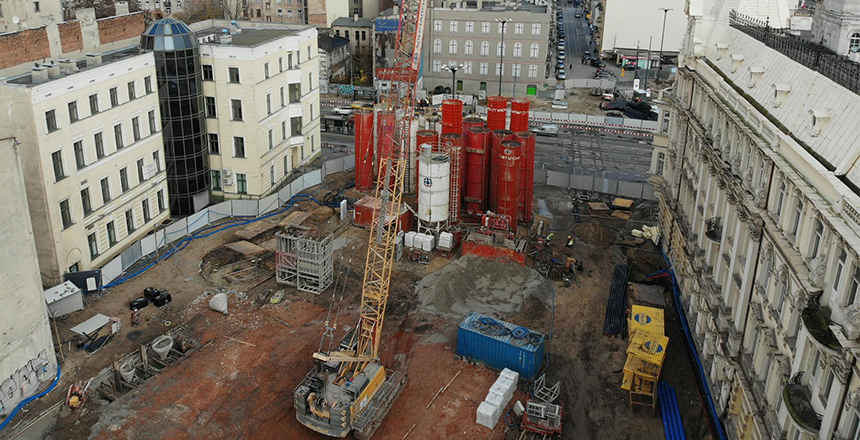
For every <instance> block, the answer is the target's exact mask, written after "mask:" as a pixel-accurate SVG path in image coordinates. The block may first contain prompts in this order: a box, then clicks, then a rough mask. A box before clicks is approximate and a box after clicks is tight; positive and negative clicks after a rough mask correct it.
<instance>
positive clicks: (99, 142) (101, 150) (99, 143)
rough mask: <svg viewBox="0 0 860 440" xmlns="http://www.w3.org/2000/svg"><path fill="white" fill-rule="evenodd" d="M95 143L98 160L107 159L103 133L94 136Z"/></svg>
mask: <svg viewBox="0 0 860 440" xmlns="http://www.w3.org/2000/svg"><path fill="white" fill-rule="evenodd" d="M93 141H94V142H95V144H96V159H101V158H103V157H105V143H104V139H103V138H102V132H98V133H96V134H94V135H93Z"/></svg>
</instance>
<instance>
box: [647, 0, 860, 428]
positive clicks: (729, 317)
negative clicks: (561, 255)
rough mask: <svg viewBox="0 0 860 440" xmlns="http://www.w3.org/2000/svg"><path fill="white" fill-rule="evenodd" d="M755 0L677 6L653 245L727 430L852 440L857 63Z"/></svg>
mask: <svg viewBox="0 0 860 440" xmlns="http://www.w3.org/2000/svg"><path fill="white" fill-rule="evenodd" d="M766 3H767V4H761V3H759V4H756V5H752V4H750V3H748V2H740V4H739V3H738V2H719V1H709V0H691V1H690V2H688V5H687V6H688V9H687V11H688V20H689V21H688V27H687V29H688V32H687V34H686V36H685V38H684V43H683V46H682V49H681V56H680V59H679V68H678V77H677V79H676V82H675V85H674V87H673V90H672V92H671V93H667V94H665V95H664V96H663V97H662V103H661V104H660V105H661V106H662V107H663V117H665V118H668V120H669V123H668V124H667V125H666V126H665V131H666V141H665V143H663V142H655V152H654V154H655V155H654V161H653V166H652V173H653V175H654V177H653V178H652V181H653V184H654V186H655V192H656V194H657V196H658V198H659V203H660V222H661V224H662V229H663V232H664V238H663V240H662V248H663V250H664V251H665V252H666V254H667V255H668V257H669V260H670V261H671V263H672V265H673V267H674V272H675V275H676V277H677V279H678V283H679V286H680V292H681V298H682V304H681V305H679V307H682V308H683V311H684V313H685V315H686V317H687V321H688V324H689V326H690V329H691V333H692V335H693V338H694V343H695V346H696V349H697V351H698V354H699V357H700V358H701V361H702V366H703V370H704V374H705V376H706V377H705V379H706V380H707V383H708V386H709V391H710V394H711V396H712V397H713V404H714V407H715V408H716V411H717V413H718V418H719V420H718V423H720V424H721V425H722V427H723V428H724V429H725V431H726V433H727V435H728V438H732V439H735V438H737V439H754V440H757V439H776V438H780V439H789V440H808V439H857V438H858V436H860V365H858V359H860V340H858V337H860V295H858V293H860V190H858V187H860V168H858V164H857V158H858V157H860V144H858V143H857V138H858V136H860V124H858V123H857V109H858V108H860V65H858V64H857V63H853V62H851V61H847V60H846V59H845V58H843V57H841V56H840V55H839V53H842V52H841V51H840V52H839V53H834V52H830V51H829V50H827V48H826V47H824V46H816V45H815V44H812V43H810V42H808V41H804V40H801V39H799V38H797V37H794V36H791V35H790V33H789V32H787V31H782V30H780V29H779V28H776V27H774V26H771V25H769V24H768V21H767V20H768V16H770V17H771V18H773V17H774V16H776V12H775V11H781V10H784V9H786V10H787V6H788V5H787V4H785V3H784V2H779V1H775V0H774V1H770V2H766ZM839 3H840V2H837V4H839ZM853 3H854V4H855V6H856V2H853ZM818 5H821V3H820V2H819V3H818ZM745 6H746V7H747V8H750V9H747V10H744V9H743V8H744V7H745ZM831 6H832V5H831V4H829V5H828V7H831ZM739 9H740V10H739ZM846 9H847V8H846ZM830 12H831V13H840V12H839V9H838V8H837V9H836V11H835V12H834V11H830ZM822 15H825V14H819V13H818V12H816V14H815V19H816V20H817V19H820V17H821V16H822ZM826 15H829V14H826ZM770 23H773V21H771V22H770ZM846 24H847V22H846ZM822 28H826V26H822V25H821V24H817V25H816V24H814V25H813V37H812V38H813V41H821V40H822V38H821V35H820V34H816V33H815V32H816V29H818V30H819V32H820V30H821V29H822ZM828 32H832V31H828ZM833 35H841V36H842V37H841V38H843V39H846V41H847V44H850V38H851V37H850V35H851V33H850V32H846V33H841V32H833ZM830 44H832V45H833V46H835V47H837V48H841V47H842V46H843V42H841V41H831V42H829V43H828V45H830Z"/></svg>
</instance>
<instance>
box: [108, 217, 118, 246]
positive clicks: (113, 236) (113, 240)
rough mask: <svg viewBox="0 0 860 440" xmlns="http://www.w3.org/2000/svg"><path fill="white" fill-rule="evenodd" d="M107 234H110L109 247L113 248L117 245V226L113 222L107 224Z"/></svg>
mask: <svg viewBox="0 0 860 440" xmlns="http://www.w3.org/2000/svg"><path fill="white" fill-rule="evenodd" d="M107 234H108V246H113V245H115V244H116V226H115V225H114V223H113V221H111V222H109V223H108V224H107Z"/></svg>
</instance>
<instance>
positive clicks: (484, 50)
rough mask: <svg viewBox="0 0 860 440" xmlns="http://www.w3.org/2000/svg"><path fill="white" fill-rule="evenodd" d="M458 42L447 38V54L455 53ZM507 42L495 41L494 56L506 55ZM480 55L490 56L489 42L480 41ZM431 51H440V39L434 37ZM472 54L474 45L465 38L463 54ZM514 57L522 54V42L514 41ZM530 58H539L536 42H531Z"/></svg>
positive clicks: (538, 46) (538, 47) (519, 56)
mask: <svg viewBox="0 0 860 440" xmlns="http://www.w3.org/2000/svg"><path fill="white" fill-rule="evenodd" d="M458 46H459V42H458V41H457V40H453V39H452V40H448V54H449V55H457V52H458ZM507 46H508V45H507V44H502V42H501V41H499V42H498V43H496V56H497V57H498V56H502V54H505V55H507ZM480 48H481V49H480V55H481V56H484V57H486V56H490V43H488V42H486V41H482V42H481V46H480ZM433 53H442V40H440V39H438V38H437V39H435V40H433ZM473 54H474V45H473V43H472V40H466V42H465V43H464V45H463V55H473ZM513 56H514V58H521V57H522V56H523V44H522V43H519V42H517V43H514V51H513ZM529 57H530V58H539V57H540V45H539V44H538V43H532V45H531V47H530V50H529Z"/></svg>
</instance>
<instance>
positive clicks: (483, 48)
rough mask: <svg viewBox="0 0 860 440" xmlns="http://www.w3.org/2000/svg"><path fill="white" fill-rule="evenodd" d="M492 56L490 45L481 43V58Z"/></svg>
mask: <svg viewBox="0 0 860 440" xmlns="http://www.w3.org/2000/svg"><path fill="white" fill-rule="evenodd" d="M489 54H490V43H487V42H486V41H482V42H481V56H484V57H485V56H488V55H489Z"/></svg>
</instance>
